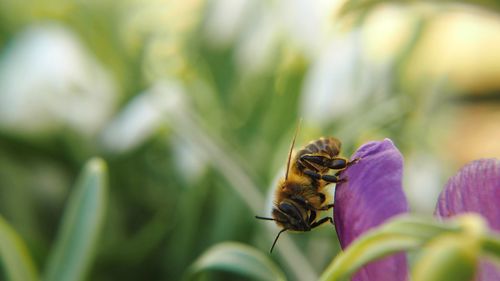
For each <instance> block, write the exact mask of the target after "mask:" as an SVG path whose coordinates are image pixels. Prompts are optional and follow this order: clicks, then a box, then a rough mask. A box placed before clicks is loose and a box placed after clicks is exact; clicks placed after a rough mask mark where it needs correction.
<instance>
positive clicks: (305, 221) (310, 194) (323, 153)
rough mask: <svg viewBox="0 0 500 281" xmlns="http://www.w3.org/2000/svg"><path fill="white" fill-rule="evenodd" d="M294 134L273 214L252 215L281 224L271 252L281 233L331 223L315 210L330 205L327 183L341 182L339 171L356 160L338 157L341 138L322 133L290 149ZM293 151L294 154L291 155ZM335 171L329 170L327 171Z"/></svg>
mask: <svg viewBox="0 0 500 281" xmlns="http://www.w3.org/2000/svg"><path fill="white" fill-rule="evenodd" d="M296 136H297V132H295V136H294V137H293V140H292V145H291V147H290V151H289V153H288V161H287V167H286V172H285V177H284V178H283V179H281V180H280V181H279V183H278V186H277V187H276V191H275V200H274V206H273V209H272V218H268V217H261V216H255V217H256V218H257V219H262V220H272V221H275V222H276V224H277V225H278V226H279V227H281V228H282V229H281V231H280V232H279V233H278V235H276V238H275V239H274V242H273V245H272V246H271V250H270V252H271V253H272V251H273V249H274V246H275V245H276V242H277V241H278V238H279V236H280V234H281V233H283V232H285V231H287V230H290V231H300V232H305V231H310V230H311V229H313V228H316V227H318V226H320V225H322V224H324V223H326V222H330V223H331V224H332V225H333V218H332V217H324V218H321V219H319V220H318V219H317V213H318V212H320V211H326V210H329V209H331V208H333V203H332V202H331V199H332V198H331V195H330V193H329V192H328V191H327V190H326V187H327V186H328V185H329V184H330V183H340V182H343V181H346V179H341V178H339V175H340V172H341V171H343V170H344V169H346V168H347V167H349V166H350V165H352V164H353V163H356V162H357V161H358V160H359V159H355V160H353V161H349V160H348V159H347V158H344V157H340V156H339V153H340V148H341V142H340V141H339V140H338V139H337V138H334V137H322V138H319V139H318V140H314V141H311V142H310V143H309V144H307V145H306V146H305V147H303V148H302V149H300V150H299V151H297V152H296V153H293V147H294V145H295V138H296ZM292 155H293V156H292ZM331 170H333V171H336V172H335V173H333V174H332V173H330V171H331Z"/></svg>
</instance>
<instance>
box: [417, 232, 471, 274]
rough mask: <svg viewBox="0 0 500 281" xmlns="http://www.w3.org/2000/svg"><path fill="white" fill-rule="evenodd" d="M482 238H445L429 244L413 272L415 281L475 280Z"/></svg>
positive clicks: (459, 235) (451, 235)
mask: <svg viewBox="0 0 500 281" xmlns="http://www.w3.org/2000/svg"><path fill="white" fill-rule="evenodd" d="M479 253H480V239H479V237H475V238H474V237H472V235H467V234H466V233H463V234H462V233H461V234H456V233H451V234H443V235H440V236H438V237H437V238H436V239H433V240H431V241H430V243H428V244H427V245H426V246H425V247H424V249H423V250H422V253H421V254H420V256H419V258H418V260H417V261H416V263H415V265H414V266H413V268H412V280H413V281H469V280H473V277H474V276H475V273H476V269H477V263H478V258H479Z"/></svg>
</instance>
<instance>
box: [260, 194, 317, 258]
mask: <svg viewBox="0 0 500 281" xmlns="http://www.w3.org/2000/svg"><path fill="white" fill-rule="evenodd" d="M272 215H273V217H272V218H266V217H259V216H256V218H258V219H263V220H272V221H275V222H276V224H278V225H279V226H281V227H283V229H282V230H281V231H280V232H279V233H278V235H276V238H275V239H274V242H273V246H272V247H271V252H272V251H273V248H274V245H276V242H277V241H278V238H279V237H280V234H281V233H282V232H285V231H287V230H292V231H309V230H311V226H310V224H309V223H308V218H309V216H308V213H307V211H306V210H305V209H304V207H301V206H300V205H299V204H297V203H296V202H294V201H293V200H289V199H285V200H283V201H282V202H280V203H279V204H277V205H276V206H275V207H274V208H273V212H272Z"/></svg>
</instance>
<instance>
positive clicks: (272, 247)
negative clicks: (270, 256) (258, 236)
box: [269, 228, 288, 253]
mask: <svg viewBox="0 0 500 281" xmlns="http://www.w3.org/2000/svg"><path fill="white" fill-rule="evenodd" d="M287 230H288V229H287V228H283V229H282V230H281V231H280V232H279V233H278V235H276V238H274V242H273V245H272V246H271V250H270V251H269V253H272V252H273V249H274V245H276V242H277V241H278V238H279V237H280V234H281V233H283V232H285V231H287Z"/></svg>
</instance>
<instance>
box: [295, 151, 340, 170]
mask: <svg viewBox="0 0 500 281" xmlns="http://www.w3.org/2000/svg"><path fill="white" fill-rule="evenodd" d="M299 160H300V161H301V162H302V163H304V164H305V163H307V164H309V165H313V166H314V165H319V166H321V167H325V168H329V169H334V170H343V169H345V168H346V167H347V165H348V162H349V161H348V160H347V159H346V158H343V157H333V158H329V157H326V156H322V155H310V154H304V155H302V156H300V159H299Z"/></svg>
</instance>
